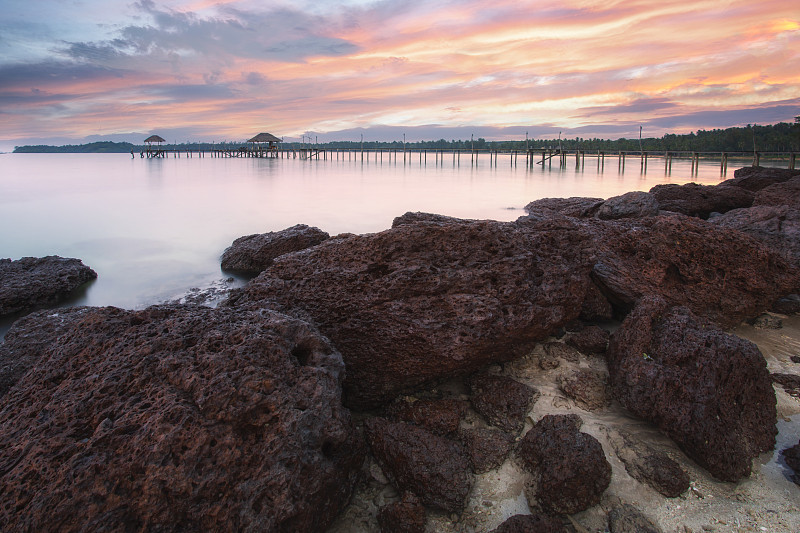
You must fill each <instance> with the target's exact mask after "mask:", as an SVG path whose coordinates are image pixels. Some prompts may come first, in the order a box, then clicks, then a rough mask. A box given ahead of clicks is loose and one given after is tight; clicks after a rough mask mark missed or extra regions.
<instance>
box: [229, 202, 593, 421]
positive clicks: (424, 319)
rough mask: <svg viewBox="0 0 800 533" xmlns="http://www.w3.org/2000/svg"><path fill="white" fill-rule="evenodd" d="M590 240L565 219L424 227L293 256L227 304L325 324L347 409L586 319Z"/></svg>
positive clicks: (507, 353)
mask: <svg viewBox="0 0 800 533" xmlns="http://www.w3.org/2000/svg"><path fill="white" fill-rule="evenodd" d="M588 242H589V236H588V235H587V233H586V232H585V231H582V230H581V229H580V228H578V227H577V226H575V225H574V224H573V223H571V222H570V221H568V220H567V219H565V218H557V217H556V218H553V217H551V218H550V219H547V220H543V221H539V222H526V223H503V222H491V221H453V220H448V221H446V222H441V221H439V222H437V221H422V222H417V223H413V224H401V225H399V226H397V227H395V228H393V229H391V230H387V231H384V232H381V233H376V234H371V235H363V236H357V237H351V238H349V239H344V240H338V241H335V242H332V241H328V242H324V243H322V244H320V245H318V246H316V247H314V248H312V249H309V250H306V251H304V252H303V253H301V254H289V255H285V256H283V257H281V258H280V260H278V261H276V262H275V263H274V264H273V265H272V266H271V267H270V268H269V269H267V270H266V271H264V272H263V273H262V274H261V275H259V276H258V277H257V278H255V279H253V280H252V281H251V282H250V283H249V284H248V286H247V287H245V288H244V289H241V290H239V291H233V293H232V295H231V297H230V299H229V301H228V303H227V305H229V306H237V307H243V308H255V309H257V308H259V307H260V306H262V305H265V304H267V303H270V304H275V305H279V306H280V307H281V308H282V309H284V310H286V311H287V312H289V313H291V314H297V315H298V316H302V317H308V318H310V319H312V320H313V321H314V322H315V323H316V324H318V325H319V327H320V329H321V330H322V332H323V333H324V334H325V335H326V336H328V337H329V338H330V339H331V340H332V341H333V342H334V343H335V345H336V346H337V348H338V349H339V350H340V351H341V352H342V355H343V356H344V358H345V362H346V364H347V368H348V371H347V377H346V379H345V391H346V402H347V404H348V405H351V406H357V407H359V408H369V407H375V406H377V405H380V404H382V403H386V402H387V401H389V400H391V399H392V398H394V397H396V396H398V395H399V394H401V393H403V392H406V391H410V390H414V389H416V388H418V387H419V386H420V385H422V384H424V383H430V382H435V381H437V380H442V379H445V378H451V377H454V376H457V375H465V374H468V373H470V372H474V371H475V370H477V369H479V368H482V367H483V366H485V365H486V364H488V363H491V362H499V361H509V360H512V359H515V358H517V357H519V356H521V355H525V354H527V353H528V352H529V351H530V349H531V348H533V347H534V346H535V343H536V342H537V341H539V340H542V339H545V338H547V336H549V335H550V334H551V332H553V331H555V330H557V329H558V328H559V327H561V326H562V325H563V324H566V323H567V322H569V321H570V320H573V319H574V318H577V316H578V314H579V313H580V307H581V302H583V300H584V297H585V294H586V290H587V286H588V283H589V277H588V272H589V270H590V268H591V265H590V257H589V256H590V254H589V253H588V252H587V250H586V248H587V243H588Z"/></svg>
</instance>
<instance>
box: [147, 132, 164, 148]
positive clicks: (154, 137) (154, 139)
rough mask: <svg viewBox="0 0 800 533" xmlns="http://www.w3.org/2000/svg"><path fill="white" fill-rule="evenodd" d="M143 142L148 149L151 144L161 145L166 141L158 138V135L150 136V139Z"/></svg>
mask: <svg viewBox="0 0 800 533" xmlns="http://www.w3.org/2000/svg"><path fill="white" fill-rule="evenodd" d="M144 142H145V144H147V147H148V148H152V146H153V143H156V144H158V145H161V143H163V142H167V141H165V140H164V139H163V138H162V137H159V136H158V135H151V136H150V137H148V138H147V139H145V140H144Z"/></svg>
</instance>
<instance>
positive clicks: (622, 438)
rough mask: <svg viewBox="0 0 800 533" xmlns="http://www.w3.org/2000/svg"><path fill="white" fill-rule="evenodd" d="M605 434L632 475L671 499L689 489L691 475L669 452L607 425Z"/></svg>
mask: <svg viewBox="0 0 800 533" xmlns="http://www.w3.org/2000/svg"><path fill="white" fill-rule="evenodd" d="M605 433H606V435H607V436H608V442H609V444H611V446H612V447H613V448H614V452H615V453H616V454H617V457H619V459H620V460H621V461H622V462H623V463H624V464H625V470H627V471H628V474H630V475H631V477H632V478H634V479H635V480H637V481H640V482H642V483H647V484H648V485H650V486H651V487H653V488H654V489H655V490H657V491H658V492H659V493H661V494H663V495H664V496H666V497H667V498H677V497H678V496H680V495H681V494H683V493H684V492H686V491H687V490H688V489H689V475H688V474H687V473H686V471H685V470H683V468H681V466H680V465H679V464H678V463H677V462H675V461H674V460H673V459H671V458H670V457H669V456H668V455H667V454H665V453H664V452H661V451H658V450H655V449H654V448H652V447H651V446H650V445H648V444H647V443H646V442H643V441H641V440H638V439H635V438H634V437H633V436H632V435H630V434H628V433H627V432H623V431H619V430H610V429H607V428H606V430H605Z"/></svg>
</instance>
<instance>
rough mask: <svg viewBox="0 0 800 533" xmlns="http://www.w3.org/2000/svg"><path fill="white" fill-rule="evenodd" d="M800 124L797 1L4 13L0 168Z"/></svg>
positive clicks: (68, 1)
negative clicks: (125, 154)
mask: <svg viewBox="0 0 800 533" xmlns="http://www.w3.org/2000/svg"><path fill="white" fill-rule="evenodd" d="M796 115H800V7H798V2H797V0H772V1H770V0H766V1H760V2H753V1H752V0H746V1H744V0H735V1H720V0H713V1H705V0H692V1H677V0H657V1H649V0H639V1H614V0H602V1H595V0H559V1H557V2H553V1H552V0H548V1H539V0H535V1H525V0H514V1H509V0H493V1H489V2H487V1H486V0H481V1H476V0H449V1H437V2H434V1H419V0H411V1H397V0H392V1H369V0H340V1H326V0H315V1H306V0H294V1H285V0H273V1H270V2H264V1H250V0H216V1H215V0H169V1H163V2H154V1H152V0H140V1H130V0H126V1H116V0H103V1H99V0H3V3H2V10H1V11H0V150H3V149H5V150H8V149H11V148H13V146H14V145H21V144H39V143H48V144H64V143H69V142H85V141H90V140H97V139H110V140H129V141H132V142H137V143H139V142H141V141H142V140H143V139H142V138H141V135H142V134H148V135H149V134H150V133H158V134H160V135H161V136H163V137H165V138H166V139H167V140H168V141H170V142H173V141H177V142H183V141H192V140H202V141H214V142H218V141H222V140H243V139H246V138H249V137H250V136H252V135H255V134H256V133H258V132H261V131H268V132H271V133H273V134H275V135H277V136H279V137H284V138H286V139H287V140H289V139H294V138H298V139H299V138H300V136H301V135H310V136H313V137H316V138H317V140H318V141H319V142H323V141H328V140H359V139H360V135H362V134H363V135H364V140H365V141H369V140H392V139H401V138H402V136H403V134H404V133H405V134H406V136H407V138H408V140H419V139H424V140H431V139H439V138H445V139H458V138H469V137H470V135H472V134H474V135H475V137H476V138H477V137H479V136H481V137H485V138H486V139H489V140H500V139H509V138H513V139H524V138H525V134H526V132H528V134H529V135H530V137H531V138H552V137H554V136H556V135H558V132H559V131H562V132H563V133H564V136H566V137H575V136H580V137H604V138H613V139H616V138H619V137H625V136H627V137H632V136H637V135H638V133H639V126H642V127H643V129H644V135H645V136H651V137H652V136H655V137H659V136H661V135H663V134H664V133H669V132H672V133H686V132H689V131H695V130H697V129H711V128H719V127H728V126H736V125H744V124H749V123H758V124H770V123H776V122H781V121H784V122H791V121H793V117H794V116H796Z"/></svg>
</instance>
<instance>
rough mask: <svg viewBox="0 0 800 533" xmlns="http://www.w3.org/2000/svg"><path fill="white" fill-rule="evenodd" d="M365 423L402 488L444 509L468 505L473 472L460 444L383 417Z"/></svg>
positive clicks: (379, 455) (378, 454)
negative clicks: (467, 500) (466, 503)
mask: <svg viewBox="0 0 800 533" xmlns="http://www.w3.org/2000/svg"><path fill="white" fill-rule="evenodd" d="M364 426H365V429H366V433H367V441H368V442H369V445H370V448H371V449H372V454H373V455H374V456H375V459H377V461H378V463H379V464H380V466H381V468H382V469H383V471H384V472H385V473H386V474H387V475H388V476H389V477H390V478H391V479H392V481H393V482H394V484H395V486H396V487H397V488H398V489H400V490H401V491H411V492H413V493H414V494H416V495H417V496H418V497H419V499H420V501H421V502H422V503H423V504H425V505H429V506H431V507H436V508H438V509H442V510H444V511H450V512H458V511H461V510H462V509H463V508H464V504H465V502H466V499H467V495H468V494H469V491H470V488H471V487H472V475H471V473H470V467H469V459H467V456H466V454H465V453H464V449H463V448H462V446H461V445H460V444H458V443H456V442H454V441H452V440H450V439H446V438H444V437H440V436H438V435H434V434H433V433H430V432H428V431H426V430H424V429H422V428H419V427H417V426H413V425H411V424H405V423H403V422H390V421H388V420H385V419H383V418H377V417H376V418H370V419H368V420H366V422H365V423H364Z"/></svg>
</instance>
